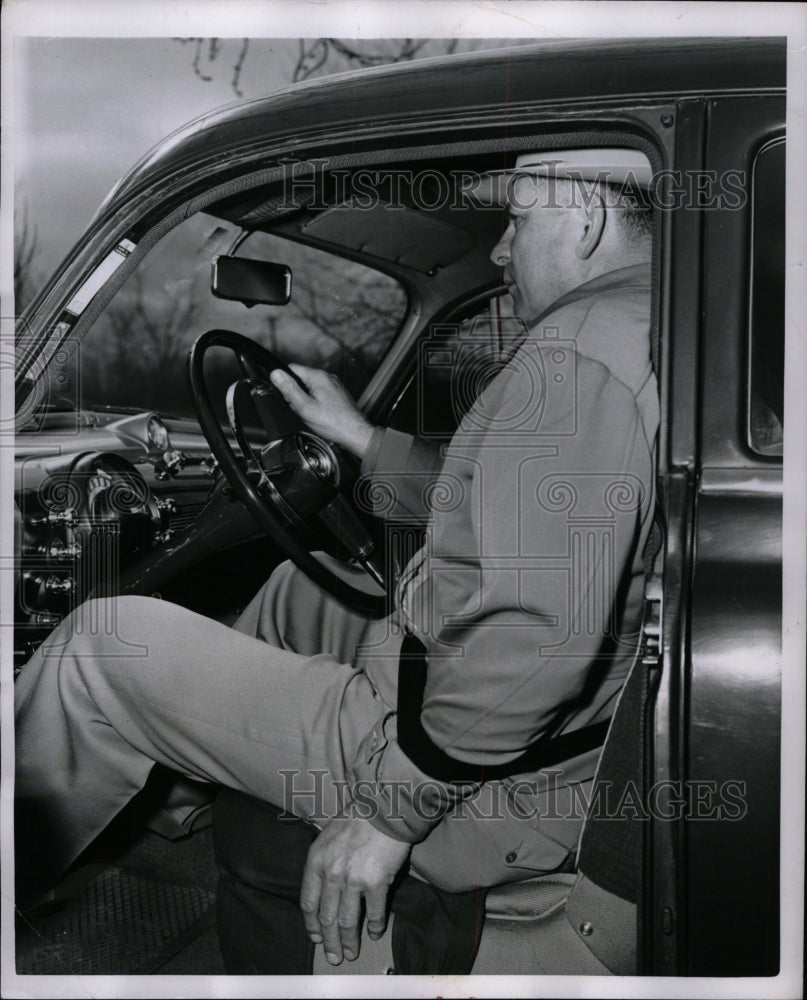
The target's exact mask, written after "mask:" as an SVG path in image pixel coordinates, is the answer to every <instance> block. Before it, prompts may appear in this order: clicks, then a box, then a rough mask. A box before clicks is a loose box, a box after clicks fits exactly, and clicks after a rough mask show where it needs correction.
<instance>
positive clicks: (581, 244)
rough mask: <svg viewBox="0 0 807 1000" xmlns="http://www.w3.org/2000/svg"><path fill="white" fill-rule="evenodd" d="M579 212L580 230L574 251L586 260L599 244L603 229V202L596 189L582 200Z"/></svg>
mask: <svg viewBox="0 0 807 1000" xmlns="http://www.w3.org/2000/svg"><path fill="white" fill-rule="evenodd" d="M580 213H581V223H582V230H580V231H579V232H580V235H579V237H578V240H577V243H576V245H575V248H574V252H575V253H576V254H577V256H578V257H579V258H580V260H587V259H588V258H589V257H590V256H591V255H592V254H593V253H594V251H595V250H596V249H597V247H598V246H599V245H600V240H601V239H602V234H603V232H604V231H605V204H604V202H603V199H602V197H601V195H600V193H599V192H598V191H597V192H594V193H592V194H591V195H590V196H589V197H588V198H586V199H584V200H583V204H582V205H581V207H580Z"/></svg>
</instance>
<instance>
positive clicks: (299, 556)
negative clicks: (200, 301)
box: [188, 330, 387, 617]
mask: <svg viewBox="0 0 807 1000" xmlns="http://www.w3.org/2000/svg"><path fill="white" fill-rule="evenodd" d="M213 347H224V348H227V349H229V350H230V351H232V352H233V353H234V354H235V356H236V358H237V360H238V363H239V366H240V368H241V371H242V372H243V373H244V377H243V378H240V379H238V380H237V381H235V382H233V383H232V384H231V385H230V386H229V388H228V389H227V393H226V399H225V407H226V412H227V421H228V423H229V425H230V429H231V430H232V433H233V435H234V436H235V440H236V442H237V444H238V448H239V451H240V452H241V455H240V456H239V455H237V454H236V452H235V451H234V449H233V447H232V444H231V443H230V438H229V436H228V435H227V434H226V433H225V431H224V429H223V428H222V425H221V424H220V422H219V420H218V418H217V416H216V414H215V411H214V408H213V405H212V401H211V398H210V393H209V391H208V382H207V378H206V375H205V368H204V359H205V355H206V354H207V352H208V351H209V350H210V349H211V348H213ZM276 368H281V369H282V370H283V371H285V372H287V373H288V374H289V375H290V376H291V377H292V378H294V379H295V380H296V381H297V382H298V384H299V385H300V386H301V387H302V388H303V389H305V386H304V385H303V383H302V382H301V381H300V379H299V378H297V376H296V375H295V374H294V372H292V371H291V370H290V369H289V368H287V367H286V365H284V364H283V363H282V362H281V361H280V360H279V359H278V358H277V357H275V356H274V355H273V354H272V353H271V352H269V351H267V350H266V348H264V347H261V346H260V345H259V344H256V343H255V342H254V341H251V340H249V339H248V338H247V337H244V336H242V335H241V334H238V333H234V332H232V331H229V330H209V331H208V332H207V333H204V334H202V336H201V337H199V338H198V339H197V340H196V342H195V343H194V345H193V346H192V347H191V350H190V353H189V355H188V377H189V380H190V386H191V392H192V395H193V400H194V404H195V406H196V412H197V414H198V416H199V423H200V425H201V427H202V430H203V431H204V433H205V436H206V437H207V440H208V443H209V444H210V448H211V450H212V452H213V454H214V455H215V457H216V459H217V461H218V463H219V467H220V468H221V470H222V473H223V474H224V476H225V477H226V478H227V480H228V481H229V483H230V485H231V486H232V487H233V490H234V491H235V493H236V494H237V496H238V497H239V498H240V499H241V500H242V501H243V503H244V505H245V506H246V507H247V509H248V510H249V511H250V513H251V514H252V515H253V517H254V518H255V519H256V521H257V522H258V523H259V524H260V525H261V527H262V528H263V529H264V530H265V531H266V532H267V533H268V534H269V535H270V536H271V537H272V538H273V539H274V540H275V541H276V542H277V544H278V545H279V547H280V548H281V549H282V550H283V551H284V552H285V553H286V555H287V556H288V557H289V558H290V559H291V560H292V561H293V562H294V563H295V564H296V565H297V566H298V567H299V568H300V569H301V570H302V571H303V572H304V573H306V574H307V575H308V576H309V577H311V579H312V580H313V581H314V582H315V583H317V584H319V585H320V586H321V587H323V588H324V589H325V590H326V591H328V592H329V593H330V594H332V595H333V596H334V597H336V598H337V600H339V601H341V602H342V603H344V604H346V605H348V606H349V607H351V608H353V609H355V610H357V611H361V612H362V613H363V614H366V615H369V616H370V617H381V616H383V615H384V614H386V613H387V598H386V597H385V596H382V597H380V596H378V594H377V587H379V586H380V587H381V589H382V590H385V586H384V576H383V572H382V568H381V566H380V565H379V562H378V558H377V555H376V553H375V550H374V542H373V538H372V535H371V534H370V532H369V531H368V529H367V527H366V526H365V525H364V523H363V521H362V519H361V518H360V517H359V515H358V513H357V511H356V510H355V509H354V508H353V506H352V505H351V504H350V502H349V501H348V500H347V499H346V497H345V495H344V493H343V492H342V491H343V490H344V489H345V488H346V485H347V483H348V482H350V481H351V476H350V475H345V474H344V470H343V464H342V461H341V459H340V456H339V453H338V449H335V448H334V447H333V446H332V445H331V444H329V443H328V442H327V441H325V440H323V439H322V438H320V437H318V436H317V435H315V434H311V433H310V432H309V431H307V430H305V429H304V425H303V424H302V422H301V421H300V419H299V417H297V415H296V414H295V413H294V412H293V411H292V410H291V408H290V407H289V406H288V404H287V403H286V402H285V400H284V399H283V397H282V395H281V394H280V393H279V392H278V390H277V389H275V387H274V386H273V385H272V383H271V382H270V381H269V375H270V374H271V372H272V371H274V370H275V369H276ZM245 413H255V414H257V418H258V424H259V427H260V429H261V430H262V431H263V433H264V434H265V437H266V443H264V444H263V445H260V446H259V445H258V444H257V443H256V442H255V435H254V434H252V435H250V433H248V430H247V425H246V424H245V421H244V414H245ZM250 438H252V440H251V439H250ZM323 532H324V533H325V535H327V536H330V537H332V538H334V539H335V540H336V541H337V543H338V547H340V548H341V550H342V551H346V552H347V553H348V556H349V558H351V559H352V560H354V561H355V562H358V563H359V564H360V565H361V566H362V567H363V568H364V570H365V572H366V573H367V575H368V577H369V578H370V580H372V581H373V584H375V585H376V586H374V587H373V588H372V590H371V592H367V591H364V590H362V589H359V588H358V587H354V586H352V585H351V584H348V583H346V582H345V580H344V579H342V578H341V577H340V576H338V575H337V574H336V573H335V572H333V571H332V570H331V569H330V568H328V567H326V566H325V565H323V564H322V563H321V562H319V560H317V559H316V558H315V557H314V556H312V555H311V552H310V551H309V545H308V544H307V543H308V542H310V541H311V540H312V539H313V538H315V537H316V536H317V535H318V534H322V533H323ZM368 582H369V581H368Z"/></svg>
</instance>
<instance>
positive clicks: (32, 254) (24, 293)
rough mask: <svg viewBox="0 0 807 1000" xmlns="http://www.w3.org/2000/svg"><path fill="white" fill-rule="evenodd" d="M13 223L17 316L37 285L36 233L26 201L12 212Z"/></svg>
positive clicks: (29, 299)
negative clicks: (16, 210) (18, 209)
mask: <svg viewBox="0 0 807 1000" xmlns="http://www.w3.org/2000/svg"><path fill="white" fill-rule="evenodd" d="M14 223H15V225H14V306H15V309H16V312H17V315H18V316H19V314H20V313H21V312H22V311H23V309H24V308H25V307H26V306H27V305H28V303H29V302H30V301H31V299H32V298H33V297H34V292H35V290H36V288H37V287H38V285H39V276H38V269H37V267H36V266H35V264H34V261H35V260H36V257H37V254H38V235H37V230H36V226H35V225H34V224H33V223H32V222H31V217H30V215H29V213H28V203H27V202H26V201H23V202H22V205H21V209H20V211H19V213H17V212H15V213H14Z"/></svg>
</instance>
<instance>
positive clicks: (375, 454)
mask: <svg viewBox="0 0 807 1000" xmlns="http://www.w3.org/2000/svg"><path fill="white" fill-rule="evenodd" d="M414 440H415V439H414V438H413V437H412V435H411V434H405V433H404V432H403V431H396V430H393V429H392V428H391V427H374V428H373V433H372V435H371V437H370V443H369V444H368V445H367V450H366V451H365V453H364V457H363V458H362V462H361V474H362V475H363V476H372V475H373V473H374V472H377V471H378V470H381V471H382V472H390V471H395V472H397V471H399V470H401V469H406V468H408V467H409V464H410V462H411V458H410V453H411V451H412V444H413V442H414Z"/></svg>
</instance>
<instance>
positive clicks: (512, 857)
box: [504, 851, 518, 865]
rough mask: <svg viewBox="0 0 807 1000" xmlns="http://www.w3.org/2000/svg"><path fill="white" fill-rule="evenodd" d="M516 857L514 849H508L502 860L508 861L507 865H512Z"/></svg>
mask: <svg viewBox="0 0 807 1000" xmlns="http://www.w3.org/2000/svg"><path fill="white" fill-rule="evenodd" d="M517 857H518V855H517V854H516V852H515V851H510V853H509V854H508V855H507V856H506V857H505V859H504V860H505V861H506V862H507V863H508V865H512V863H513V862H514V861H515V860H516V858H517Z"/></svg>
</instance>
